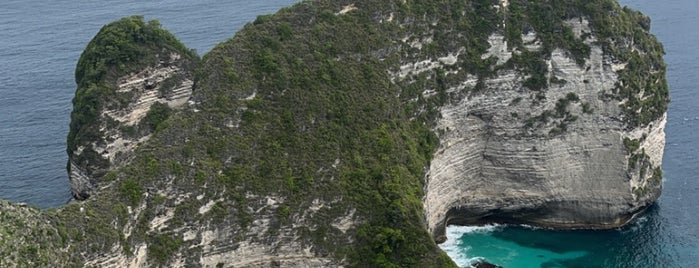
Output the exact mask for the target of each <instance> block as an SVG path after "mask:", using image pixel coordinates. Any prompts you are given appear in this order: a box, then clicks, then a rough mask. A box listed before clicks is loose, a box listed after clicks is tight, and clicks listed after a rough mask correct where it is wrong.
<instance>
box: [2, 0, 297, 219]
mask: <svg viewBox="0 0 699 268" xmlns="http://www.w3.org/2000/svg"><path fill="white" fill-rule="evenodd" d="M296 2H298V1H297V0H264V1H251V0H198V1H175V0H161V1H151V0H149V1H127V0H112V1H74V0H51V1H41V0H3V1H2V5H0V6H2V7H0V199H8V200H11V201H14V202H25V203H28V204H31V205H35V206H39V207H41V208H49V207H56V206H60V205H63V204H65V203H66V202H67V201H69V199H70V186H69V184H68V174H67V171H66V163H67V161H68V156H67V154H66V136H67V135H68V125H69V123H70V112H71V110H72V103H71V100H72V99H73V96H74V93H75V88H76V84H75V75H74V72H75V65H76V64H77V61H78V58H79V57H80V53H82V51H83V49H85V46H87V43H88V42H89V41H90V40H91V39H92V37H94V36H95V34H97V32H98V31H99V30H100V28H101V27H102V26H103V25H105V24H107V23H110V22H112V21H115V20H118V19H120V18H122V17H126V16H131V15H143V16H145V18H146V19H158V20H159V21H160V22H161V23H162V25H163V27H164V28H165V29H168V30H170V31H171V32H172V33H174V34H175V35H176V36H177V37H178V38H179V39H180V40H181V41H182V42H183V43H184V44H185V45H187V46H188V47H190V48H194V49H196V50H197V51H198V52H199V54H200V55H203V54H205V53H206V52H208V51H209V50H211V48H212V47H213V46H214V45H215V44H217V43H219V42H222V41H225V40H226V39H228V38H230V37H232V36H233V34H234V33H235V32H236V31H238V30H239V29H240V28H241V27H242V26H243V25H245V23H247V22H250V21H253V20H254V19H255V18H256V17H257V16H258V15H262V14H269V13H274V12H276V11H277V10H279V9H280V8H281V7H285V6H289V5H292V4H293V3H296Z"/></svg>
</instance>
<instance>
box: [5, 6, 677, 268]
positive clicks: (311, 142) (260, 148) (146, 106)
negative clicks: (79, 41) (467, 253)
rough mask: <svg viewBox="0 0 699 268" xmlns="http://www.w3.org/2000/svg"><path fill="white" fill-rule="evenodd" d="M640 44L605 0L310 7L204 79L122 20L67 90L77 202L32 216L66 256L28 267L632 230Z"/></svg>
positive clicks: (399, 249)
mask: <svg viewBox="0 0 699 268" xmlns="http://www.w3.org/2000/svg"><path fill="white" fill-rule="evenodd" d="M541 18H545V19H541ZM647 25H648V20H647V18H646V17H645V16H643V15H641V14H639V13H637V12H634V11H631V10H628V9H623V8H621V7H619V6H618V4H616V3H615V2H614V1H609V0H591V1H590V0H587V1H577V0H576V1H568V2H566V3H565V4H562V3H561V2H560V1H524V0H521V1H515V0H510V1H491V0H478V1H476V0H474V1H449V0H445V1H411V0H408V1H405V0H396V1H379V2H377V1H368V0H356V1H346V0H342V1H325V0H320V1H305V2H302V3H299V4H297V5H295V6H294V7H292V8H287V9H283V10H281V11H280V12H279V13H277V14H275V15H272V16H260V17H259V18H258V19H257V20H255V21H254V22H252V23H250V24H248V25H247V26H246V27H245V28H244V29H242V30H241V31H240V32H239V33H237V34H236V36H235V37H234V38H231V39H229V40H227V41H226V42H223V43H221V44H219V45H217V46H216V47H215V48H214V49H213V50H212V51H211V52H209V53H207V54H206V56H204V57H203V59H201V61H199V60H198V59H197V57H196V55H194V54H193V53H191V52H188V50H187V49H186V48H184V46H182V45H181V44H180V43H179V42H176V40H175V39H174V37H172V36H171V35H170V34H167V33H166V32H164V31H163V30H162V29H160V27H159V25H158V24H157V23H156V22H150V23H145V22H143V20H142V18H127V19H124V20H122V21H120V22H118V23H116V24H112V25H110V26H107V27H105V29H104V30H103V31H101V32H100V33H99V34H98V35H97V37H95V39H94V40H93V42H91V43H90V45H88V48H87V49H86V52H85V53H84V54H83V56H82V57H81V60H80V62H79V64H78V68H77V70H76V80H77V81H78V91H77V92H76V98H75V100H74V113H73V114H72V122H71V133H70V134H69V139H68V145H69V146H68V151H69V154H70V156H71V172H72V173H74V176H72V177H71V178H72V180H73V181H74V183H73V184H74V194H75V195H76V197H77V198H87V197H88V196H89V199H87V200H85V201H83V202H74V203H72V204H69V205H67V206H65V207H62V208H58V209H56V210H54V211H50V212H45V213H43V212H39V211H29V212H31V213H28V214H27V213H25V214H26V217H25V218H28V219H41V220H44V219H45V220H46V222H45V223H46V224H45V225H41V226H39V225H36V226H39V227H37V228H38V229H43V230H48V231H46V232H55V233H56V234H57V235H58V237H60V242H55V241H53V240H51V241H47V242H46V243H47V244H46V245H58V246H55V247H48V248H46V249H47V250H46V251H45V252H42V256H48V259H49V260H56V262H55V263H50V262H49V263H48V264H45V263H42V264H40V265H38V266H51V265H54V266H66V265H68V264H74V265H78V266H80V265H89V266H116V267H142V266H167V267H262V266H282V267H338V266H351V267H454V264H453V262H452V261H451V260H450V259H449V258H448V257H447V256H446V254H445V253H444V252H443V251H441V250H440V249H439V247H438V246H437V244H436V241H437V242H438V241H440V240H442V239H443V238H442V234H443V233H444V228H445V226H446V225H448V224H471V223H481V222H491V221H495V222H514V223H528V224H534V225H540V226H549V227H555V228H611V227H615V226H620V225H623V224H624V223H626V222H627V221H628V220H629V219H630V218H632V217H633V215H635V214H636V213H638V212H639V211H642V210H643V208H644V207H646V206H647V205H649V204H651V203H652V202H654V201H655V200H656V199H657V197H658V195H659V194H660V188H661V179H662V174H661V169H660V166H661V164H662V152H663V150H662V149H663V146H664V134H663V133H664V132H663V130H664V124H665V110H666V108H667V102H668V101H669V99H668V94H667V84H666V82H665V79H664V72H665V66H664V64H663V63H662V53H663V52H662V47H661V46H660V44H659V43H658V42H657V40H655V38H654V37H653V36H652V35H650V34H649V29H648V26H647ZM100 40H101V41H100ZM107 48H109V49H107ZM134 55H135V56H134ZM194 63H196V64H194ZM192 66H194V67H192ZM194 69H196V72H194V71H192V70H194ZM194 74H196V75H194ZM173 77H179V78H178V79H176V81H178V82H177V83H170V82H167V81H170V80H172V79H173ZM192 81H193V82H192ZM166 84H172V86H165V85H166ZM162 89H168V90H169V91H167V90H166V91H165V92H164V93H163V90H162ZM156 92H157V93H156ZM190 94H191V97H190ZM186 100H188V101H186ZM185 103H187V104H185ZM175 107H180V108H179V109H173V108H175ZM139 143H140V145H139ZM13 215H16V213H15V214H13ZM3 219H4V218H3ZM33 221H34V220H33ZM5 222H7V221H5V220H3V224H4V223H5ZM35 222H36V221H35ZM0 234H2V232H0ZM31 236H32V234H31V233H23V234H20V235H19V236H18V237H12V238H11V241H25V240H26V239H27V238H28V237H31ZM26 241H28V240H26ZM43 245H44V244H42V246H43ZM0 250H2V248H1V247H0ZM29 254H30V252H20V254H19V255H17V256H18V257H17V258H15V260H22V258H21V257H22V256H24V257H27V256H30V255H29ZM22 264H25V265H30V264H28V263H26V262H24V263H23V262H21V261H20V262H19V265H22Z"/></svg>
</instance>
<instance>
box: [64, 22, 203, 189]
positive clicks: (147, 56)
mask: <svg viewBox="0 0 699 268" xmlns="http://www.w3.org/2000/svg"><path fill="white" fill-rule="evenodd" d="M170 53H178V54H180V55H181V57H182V58H183V59H182V60H181V61H183V62H186V63H185V64H183V65H184V66H185V67H186V68H192V69H193V68H194V64H195V63H196V62H197V61H198V56H197V55H196V54H195V53H194V51H192V50H189V49H187V48H186V47H185V46H184V45H183V44H182V43H180V42H179V41H178V40H177V39H176V38H175V37H174V36H173V35H172V34H170V33H169V32H168V31H166V30H163V29H162V28H161V26H160V23H159V22H158V21H155V20H152V21H149V22H145V21H144V20H143V17H140V16H134V17H128V18H123V19H121V20H119V21H116V22H113V23H110V24H108V25H106V26H104V27H102V29H101V30H100V31H99V33H98V34H97V35H96V36H95V38H94V39H93V40H92V41H90V43H89V44H88V45H87V48H86V49H85V51H84V52H83V53H82V55H81V56H80V60H79V61H78V64H77V67H76V71H75V81H76V83H77V85H78V88H77V90H76V93H75V98H74V99H73V112H72V113H71V122H70V132H69V133H68V140H67V144H68V147H67V151H68V155H69V156H70V157H71V158H72V156H73V153H74V152H75V150H76V149H77V148H78V147H79V146H81V145H83V146H84V145H87V144H90V143H92V142H95V141H98V140H101V139H102V135H103V133H101V130H100V128H101V123H102V121H103V120H104V119H103V118H100V114H99V113H100V111H102V110H103V109H106V108H119V107H123V106H125V105H128V104H129V103H130V102H132V93H129V92H127V93H117V92H116V87H117V79H118V78H119V77H122V76H124V75H127V74H130V73H132V72H135V71H140V70H143V69H144V68H145V67H147V66H151V67H153V66H157V65H158V64H159V62H160V61H161V60H163V59H164V58H166V57H169V56H170ZM175 80H176V79H175ZM175 80H172V81H166V82H168V83H167V84H166V85H165V86H170V87H174V85H176V84H177V82H178V81H175ZM170 84H172V85H170ZM155 108H163V107H162V106H158V107H155ZM168 115H169V112H168V111H166V110H164V109H158V110H156V111H153V112H151V113H149V120H148V122H147V123H146V124H145V125H146V127H147V129H148V131H153V130H155V129H156V127H157V125H158V124H159V123H160V122H162V121H163V120H164V119H165V118H166V117H167V116H168ZM107 123H111V124H115V122H107ZM122 132H123V133H124V134H126V135H127V136H129V137H134V136H136V135H137V133H138V132H139V130H137V129H136V128H134V127H133V126H124V127H123V128H122ZM86 147H87V148H88V149H87V150H91V149H90V148H89V147H90V146H86ZM80 157H82V158H84V159H83V160H85V161H76V162H77V163H80V165H81V166H83V168H85V170H87V172H88V175H95V176H98V175H100V174H93V173H96V172H102V171H101V170H103V169H106V168H107V167H108V165H109V163H108V161H107V160H106V159H103V158H102V156H100V155H98V154H96V153H92V154H91V153H90V152H89V151H88V152H86V153H85V152H84V153H82V154H81V155H80Z"/></svg>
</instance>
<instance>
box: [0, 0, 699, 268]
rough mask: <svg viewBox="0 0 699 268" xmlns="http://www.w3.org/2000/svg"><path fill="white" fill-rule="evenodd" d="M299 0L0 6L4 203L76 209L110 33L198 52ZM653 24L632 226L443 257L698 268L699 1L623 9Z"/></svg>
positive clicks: (470, 248) (499, 241) (454, 248)
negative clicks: (658, 172)
mask: <svg viewBox="0 0 699 268" xmlns="http://www.w3.org/2000/svg"><path fill="white" fill-rule="evenodd" d="M295 2H298V1H296V0H264V1H250V0H248V1H242V0H228V1H223V0H200V1H173V0H171V1H168V0H163V1H126V0H114V1H108V2H104V1H69V0H55V1H39V0H28V1H27V0H23V1H20V0H4V1H3V5H2V8H0V198H2V199H8V200H11V201H15V202H26V203H28V204H31V205H36V206H39V207H42V208H49V207H56V206H60V205H62V204H65V203H66V202H67V201H68V200H69V199H70V191H69V185H68V178H67V174H66V169H65V167H66V162H67V155H66V152H65V148H66V145H65V140H66V136H67V134H68V124H69V120H70V111H71V107H72V104H71V100H72V98H73V94H74V92H75V82H74V70H75V65H76V63H77V60H78V58H79V56H80V53H81V52H82V50H83V49H84V48H85V46H86V45H87V43H88V42H89V41H90V39H91V38H92V37H93V36H94V35H95V34H96V33H97V32H98V31H99V29H100V28H101V27H102V26H103V25H104V24H106V23H109V22H111V21H114V20H117V19H119V18H121V17H124V16H130V15H136V14H138V15H144V16H145V17H146V19H154V18H157V19H158V20H160V22H161V23H162V25H163V27H164V28H166V29H168V30H170V31H171V32H173V33H174V34H175V35H176V36H177V37H178V38H180V40H182V42H183V43H185V44H186V45H187V46H188V47H190V48H195V49H196V50H197V51H199V53H200V54H204V53H206V52H208V51H209V50H210V49H211V48H212V47H213V46H214V45H215V44H216V43H219V42H221V41H224V40H226V39H228V38H230V37H231V36H233V34H234V33H235V32H236V31H237V30H238V29H240V28H241V27H242V26H243V25H244V24H245V23H247V22H249V21H252V20H254V18H255V17H256V16H257V15H261V14H268V13H273V12H275V11H276V10H278V9H279V8H281V7H283V6H288V5H291V4H293V3H295ZM620 2H621V3H622V4H625V5H628V6H630V7H632V8H634V9H638V10H640V11H642V12H644V13H646V14H648V15H649V16H650V17H651V18H652V20H653V25H652V27H653V29H652V31H653V32H654V33H655V34H656V35H657V36H658V37H659V38H660V40H661V41H662V42H663V43H664V44H665V49H666V52H667V56H666V57H665V60H666V62H667V64H668V80H669V82H670V87H671V96H672V103H671V105H670V111H669V119H668V124H667V129H666V131H667V147H666V151H665V159H664V174H665V181H664V190H663V196H662V197H661V199H660V201H659V202H658V205H657V206H655V207H653V208H652V209H650V210H649V212H648V213H646V214H645V215H644V216H642V217H641V218H640V219H639V220H638V221H636V222H635V223H633V224H631V225H630V226H628V227H626V228H622V229H619V230H611V231H595V232H593V231H575V232H558V231H549V230H542V229H533V228H527V227H517V226H487V227H450V228H449V229H448V235H449V240H448V241H447V242H446V243H445V244H443V245H442V247H443V248H444V249H445V250H446V251H447V252H448V253H449V255H450V256H452V258H453V259H454V260H456V261H457V262H458V263H459V264H460V265H462V266H467V265H468V263H469V262H470V261H472V260H475V259H485V260H488V261H490V262H493V263H496V264H499V265H502V266H504V267H506V268H519V267H524V268H527V267H620V268H621V267H639V268H641V267H643V268H645V267H649V268H654V267H699V224H697V223H698V222H699V207H696V206H697V205H699V181H698V180H697V179H696V174H699V158H697V156H699V105H697V104H699V94H695V93H694V89H695V87H697V86H699V30H697V26H699V1H696V0H666V1H650V0H622V1H620Z"/></svg>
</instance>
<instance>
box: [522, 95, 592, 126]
mask: <svg viewBox="0 0 699 268" xmlns="http://www.w3.org/2000/svg"><path fill="white" fill-rule="evenodd" d="M578 102H580V97H578V95H577V94H575V93H574V92H569V93H568V94H566V96H565V98H560V99H558V101H557V102H556V107H555V108H554V110H544V111H543V112H542V113H541V114H539V115H537V116H534V117H532V118H529V119H527V120H526V121H525V123H524V127H525V128H526V129H528V130H530V131H531V130H534V129H539V128H543V127H545V126H547V125H548V124H549V123H550V122H551V123H552V124H553V125H554V126H553V127H552V128H551V129H550V130H549V133H548V134H549V135H550V136H555V135H559V134H563V133H564V132H566V131H568V125H569V124H570V123H572V122H575V121H576V120H578V116H576V115H573V114H572V113H571V112H570V111H568V106H570V104H571V103H578ZM583 105H584V104H583ZM584 109H585V108H584V106H583V110H584Z"/></svg>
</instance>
